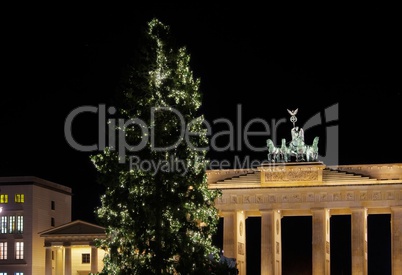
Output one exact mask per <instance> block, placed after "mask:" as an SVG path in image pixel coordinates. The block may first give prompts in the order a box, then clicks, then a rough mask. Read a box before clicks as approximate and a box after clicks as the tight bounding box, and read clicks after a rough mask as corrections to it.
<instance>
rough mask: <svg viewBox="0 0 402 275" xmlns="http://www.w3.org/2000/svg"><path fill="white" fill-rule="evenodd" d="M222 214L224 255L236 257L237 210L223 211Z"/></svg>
mask: <svg viewBox="0 0 402 275" xmlns="http://www.w3.org/2000/svg"><path fill="white" fill-rule="evenodd" d="M222 216H223V255H224V256H225V257H227V258H236V247H235V241H236V238H235V234H236V228H235V226H236V223H235V211H228V212H222Z"/></svg>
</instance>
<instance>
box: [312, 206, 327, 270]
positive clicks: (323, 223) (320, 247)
mask: <svg viewBox="0 0 402 275" xmlns="http://www.w3.org/2000/svg"><path fill="white" fill-rule="evenodd" d="M311 212H312V213H313V244H312V245H313V275H326V274H330V271H331V269H330V249H329V245H330V243H329V240H330V232H329V229H330V228H329V218H330V214H329V209H324V208H321V209H311Z"/></svg>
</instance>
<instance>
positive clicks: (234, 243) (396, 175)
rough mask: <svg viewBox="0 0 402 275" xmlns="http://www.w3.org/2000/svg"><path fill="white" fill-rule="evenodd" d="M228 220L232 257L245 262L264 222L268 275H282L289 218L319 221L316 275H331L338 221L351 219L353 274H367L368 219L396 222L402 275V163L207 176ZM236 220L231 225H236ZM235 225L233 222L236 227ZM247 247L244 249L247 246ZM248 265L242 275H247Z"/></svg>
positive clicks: (274, 167) (394, 238)
mask: <svg viewBox="0 0 402 275" xmlns="http://www.w3.org/2000/svg"><path fill="white" fill-rule="evenodd" d="M207 176H208V184H209V188H211V189H220V190H222V196H221V197H219V198H218V199H217V200H216V202H215V205H216V207H217V208H218V209H219V211H220V213H221V216H222V217H223V220H224V228H225V230H224V236H223V238H224V242H223V243H224V247H223V249H224V251H225V255H226V256H227V257H232V258H238V259H244V258H245V257H247V255H244V254H243V253H244V251H245V250H244V248H243V244H244V246H245V247H247V244H246V243H245V239H246V238H245V236H246V235H247V232H246V228H245V227H244V226H243V227H242V228H241V229H240V228H239V227H238V226H234V225H237V224H239V222H241V223H242V224H245V219H247V217H251V216H259V217H261V226H262V229H261V259H272V260H269V261H268V260H267V261H263V260H262V261H261V274H281V272H282V271H281V261H282V260H281V259H282V255H281V228H280V222H279V221H280V219H281V217H283V216H306V215H309V216H312V217H313V219H312V220H313V232H312V235H313V247H312V250H313V274H320V275H322V274H329V272H330V253H329V252H330V246H331V244H330V230H329V228H330V217H331V216H332V215H351V217H352V218H351V221H352V222H351V223H352V224H351V226H352V228H351V230H352V233H353V234H352V240H351V242H352V243H351V246H352V261H351V262H352V273H353V274H367V270H368V268H367V249H366V250H365V249H359V247H360V246H361V247H362V248H366V247H367V216H368V215H372V214H391V222H392V232H391V242H392V256H391V257H392V258H391V262H392V274H402V242H401V241H400V236H402V163H392V164H369V165H338V166H326V165H324V164H323V163H321V162H316V163H307V162H303V163H301V162H294V163H286V164H283V163H281V164H279V163H278V164H270V165H268V166H262V167H259V168H257V169H241V170H240V169H233V170H230V169H227V170H209V171H207ZM229 218H230V219H229ZM228 219H229V220H228ZM239 243H241V245H239ZM244 265H245V262H244V261H243V262H242V268H241V269H240V270H239V271H240V272H239V274H241V275H244V274H245V270H246V268H245V266H244Z"/></svg>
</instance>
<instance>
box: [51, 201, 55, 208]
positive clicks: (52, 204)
mask: <svg viewBox="0 0 402 275" xmlns="http://www.w3.org/2000/svg"><path fill="white" fill-rule="evenodd" d="M50 209H52V210H55V209H56V203H55V202H54V201H51V203H50Z"/></svg>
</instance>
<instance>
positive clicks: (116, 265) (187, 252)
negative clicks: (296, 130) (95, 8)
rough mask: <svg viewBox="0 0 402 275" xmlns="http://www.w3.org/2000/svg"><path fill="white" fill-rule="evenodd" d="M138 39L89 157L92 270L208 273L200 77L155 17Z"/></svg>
mask: <svg viewBox="0 0 402 275" xmlns="http://www.w3.org/2000/svg"><path fill="white" fill-rule="evenodd" d="M139 44H140V45H141V47H140V49H139V51H138V54H137V55H136V58H135V59H134V61H133V63H132V64H131V65H130V67H129V69H128V70H127V71H126V74H125V75H124V77H123V78H122V82H121V85H120V86H119V88H118V91H119V92H120V95H121V97H120V100H119V101H118V102H119V106H117V107H116V111H117V112H116V115H117V116H118V119H115V120H113V121H111V123H110V124H109V129H111V131H110V132H113V131H115V133H114V134H113V135H111V136H115V137H118V138H112V139H110V140H109V146H108V147H106V148H105V150H104V151H102V152H101V153H99V154H97V155H94V156H92V157H91V159H92V161H93V163H94V164H95V166H96V168H97V170H98V172H99V173H98V174H99V182H100V183H102V184H103V185H104V186H105V193H104V195H103V196H102V197H101V206H100V207H99V208H98V209H97V216H98V218H99V221H100V223H101V224H102V225H104V226H105V227H106V238H105V239H104V240H99V244H98V245H99V247H101V248H103V249H105V250H106V252H107V253H106V257H105V259H104V264H105V266H104V270H103V271H102V273H104V274H214V272H213V270H212V269H214V268H216V269H218V267H217V266H218V265H217V263H218V261H219V258H218V256H219V251H218V249H217V248H216V247H215V246H214V245H213V243H212V236H213V235H214V234H215V233H216V230H217V224H218V221H219V217H218V213H217V209H216V208H215V206H214V202H215V199H216V198H217V197H218V196H219V195H220V191H217V190H210V189H208V186H207V179H206V173H205V168H206V166H207V162H208V161H207V159H206V151H207V149H208V138H207V131H206V127H205V125H204V124H203V121H204V117H203V115H202V114H200V113H199V108H200V106H201V100H202V98H201V96H202V95H201V93H200V90H199V87H200V80H199V79H196V78H194V76H193V72H192V71H191V70H190V66H189V63H190V55H189V54H188V53H187V50H186V48H185V47H177V46H176V44H175V42H174V39H173V38H172V36H171V34H170V29H169V26H166V25H164V24H163V23H162V22H160V21H159V20H157V19H153V20H151V21H150V22H149V23H148V24H147V28H146V31H145V32H144V37H143V39H142V40H141V41H140V43H139ZM220 268H221V267H220ZM225 272H227V271H225ZM225 274H227V273H225Z"/></svg>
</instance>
